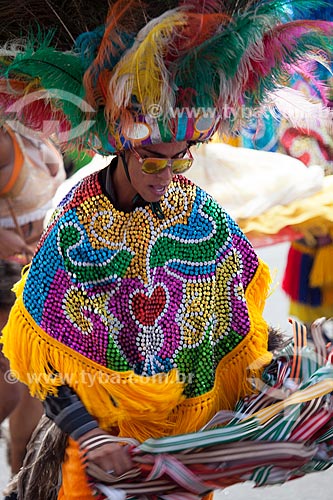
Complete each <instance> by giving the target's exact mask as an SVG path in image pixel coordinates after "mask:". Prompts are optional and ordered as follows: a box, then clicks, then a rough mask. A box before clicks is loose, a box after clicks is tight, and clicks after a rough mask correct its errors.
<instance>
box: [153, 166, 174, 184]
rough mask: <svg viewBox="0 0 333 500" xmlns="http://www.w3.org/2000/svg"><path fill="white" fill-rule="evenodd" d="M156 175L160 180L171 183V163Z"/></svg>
mask: <svg viewBox="0 0 333 500" xmlns="http://www.w3.org/2000/svg"><path fill="white" fill-rule="evenodd" d="M157 175H158V177H159V178H160V179H163V180H170V181H171V179H172V177H173V172H172V166H171V162H170V163H168V165H167V166H166V167H165V168H163V170H161V171H160V172H158V174H157Z"/></svg>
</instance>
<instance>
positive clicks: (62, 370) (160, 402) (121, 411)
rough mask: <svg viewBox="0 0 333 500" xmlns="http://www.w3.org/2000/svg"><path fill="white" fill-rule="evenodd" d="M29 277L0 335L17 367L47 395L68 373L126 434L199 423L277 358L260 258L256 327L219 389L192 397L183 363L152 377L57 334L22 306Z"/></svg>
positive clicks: (105, 420) (140, 435)
mask: <svg viewBox="0 0 333 500" xmlns="http://www.w3.org/2000/svg"><path fill="white" fill-rule="evenodd" d="M25 280H26V276H24V277H23V278H22V280H21V282H19V283H18V284H17V285H16V287H15V292H16V293H17V300H16V302H15V304H14V306H13V308H12V310H11V313H10V316H9V320H8V323H7V325H6V327H5V328H4V330H3V337H2V342H3V344H4V354H5V355H6V356H7V357H8V358H9V359H10V363H11V369H12V370H13V372H14V375H15V376H16V377H17V378H18V379H19V380H21V381H22V382H23V383H25V384H26V385H28V386H29V388H30V392H31V394H32V395H34V396H37V397H39V398H40V399H42V400H43V399H45V397H46V395H47V394H56V393H57V388H58V387H59V386H60V385H61V384H63V383H64V381H65V382H66V383H67V384H68V385H69V386H71V387H72V388H73V389H74V390H75V391H76V392H77V394H78V395H79V397H80V398H81V400H82V402H83V404H84V405H85V407H86V408H87V410H88V411H89V412H90V413H91V414H92V415H93V416H94V417H95V418H96V419H97V420H98V421H99V425H100V426H101V427H102V428H104V429H105V430H109V431H110V432H119V434H120V435H122V436H131V437H134V438H136V439H138V440H140V441H143V440H145V439H147V438H148V437H151V436H155V437H160V436H163V435H170V434H182V433H186V432H192V431H195V430H198V429H199V428H201V427H202V426H203V425H205V424H206V423H207V421H208V420H209V419H210V418H211V417H212V416H213V415H214V414H215V413H216V412H217V411H219V410H221V409H230V408H233V407H234V405H235V403H236V402H237V400H238V399H239V398H240V397H242V396H244V395H246V394H250V393H252V392H254V390H255V387H254V386H253V379H256V378H260V375H261V371H262V369H263V367H264V366H265V365H266V364H268V363H269V362H270V361H271V357H272V356H271V354H270V353H269V352H268V351H267V338H268V333H267V332H268V327H267V323H266V322H265V321H264V319H263V317H262V312H263V309H264V305H265V301H266V297H267V294H268V289H269V285H270V274H269V270H268V267H267V266H266V264H264V263H263V262H262V261H260V262H259V267H258V269H257V272H256V274H255V276H254V278H253V280H252V282H251V283H250V285H249V286H248V288H247V290H246V293H245V297H246V301H247V304H248V308H249V314H250V332H249V333H248V335H247V336H246V337H245V338H244V340H243V341H242V342H241V343H240V344H239V345H238V346H237V347H236V348H235V349H234V350H233V351H232V352H231V353H229V354H228V355H226V356H225V357H224V358H223V359H222V360H221V362H220V363H219V365H218V367H217V371H216V377H215V385H214V387H213V389H212V390H210V391H209V392H208V393H206V394H204V395H202V396H198V397H195V398H190V399H186V400H185V397H184V395H183V389H184V384H183V382H182V381H180V380H179V376H178V372H177V370H172V371H170V372H169V373H168V374H160V375H156V376H153V377H143V376H139V375H135V374H134V373H133V372H132V371H126V372H116V371H113V370H110V369H107V368H105V367H102V366H100V365H98V364H97V363H95V362H93V361H91V360H89V359H88V358H86V357H84V356H82V355H80V354H79V353H77V352H75V351H73V350H72V349H70V348H68V347H66V346H65V345H63V344H61V343H59V342H58V341H57V340H54V339H52V338H51V337H50V336H49V335H47V334H46V333H45V332H44V331H43V330H42V329H41V328H39V327H38V325H36V323H35V322H34V320H33V318H32V317H31V316H30V314H29V313H28V312H27V310H26V309H25V307H24V304H23V299H22V291H23V288H24V283H25ZM51 367H52V368H53V369H54V370H56V371H57V373H59V375H54V372H53V370H52V369H51Z"/></svg>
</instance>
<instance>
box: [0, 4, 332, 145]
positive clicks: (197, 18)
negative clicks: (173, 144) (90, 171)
mask: <svg viewBox="0 0 333 500" xmlns="http://www.w3.org/2000/svg"><path fill="white" fill-rule="evenodd" d="M26 3H28V4H31V5H32V4H34V5H37V3H38V2H37V0H35V1H32V0H31V1H29V2H26ZM326 3H327V2H322V1H320V0H318V1H313V0H297V1H296V0H235V1H232V2H231V1H230V2H229V1H222V0H205V1H199V0H194V1H191V2H190V1H189V0H180V1H178V2H177V1H172V0H170V1H167V2H162V1H158V2H155V3H154V5H151V4H150V3H148V2H146V3H142V2H141V1H139V0H118V1H116V2H110V9H109V11H108V13H107V14H106V13H105V16H104V17H105V21H104V22H103V23H100V24H99V25H96V26H95V27H94V29H91V28H90V26H91V22H90V21H89V22H87V25H86V28H85V29H82V31H81V33H77V27H76V28H75V29H74V27H72V28H71V29H72V31H71V29H70V28H69V27H68V26H67V25H66V22H64V18H63V17H61V16H59V12H60V11H61V12H62V13H63V11H62V10H61V9H60V8H59V9H60V10H59V12H57V10H56V8H55V7H54V6H53V4H52V2H46V4H48V6H49V8H51V10H52V12H53V14H54V16H55V17H57V18H58V17H60V18H61V22H60V21H59V20H58V25H57V27H58V30H57V35H56V37H55V38H54V40H55V41H57V40H58V39H59V36H60V34H59V26H60V31H61V26H62V29H63V30H65V31H66V33H67V34H66V37H67V39H68V36H69V34H68V33H69V32H70V33H71V35H73V34H75V38H76V41H75V44H72V48H71V49H70V50H65V51H60V50H58V49H57V48H56V47H55V46H53V47H52V44H53V42H51V41H50V36H49V35H47V36H45V37H44V38H45V40H47V43H46V42H45V41H44V42H43V41H42V42H39V43H36V41H34V42H31V40H29V42H28V44H27V46H26V48H25V49H24V50H23V51H22V48H19V49H17V50H15V49H11V51H9V52H8V48H4V49H3V54H7V55H6V56H5V55H4V57H5V58H7V59H6V63H3V64H1V63H0V79H1V80H2V84H1V87H0V89H2V91H1V92H0V109H1V114H2V119H6V110H7V109H8V103H12V102H13V101H14V102H16V101H17V99H18V98H20V97H22V96H23V95H24V96H26V95H31V94H32V93H33V92H36V91H38V92H39V94H38V97H39V100H40V101H44V106H45V109H44V110H43V108H42V106H41V102H38V103H37V102H36V103H33V102H31V103H29V106H30V107H29V108H27V109H29V112H28V113H27V109H26V110H25V113H21V115H20V119H21V120H26V121H29V123H32V122H33V119H32V115H33V113H34V110H36V111H38V117H39V118H38V119H35V124H36V127H37V126H38V127H41V123H42V117H43V113H44V114H45V116H46V117H47V120H49V119H50V118H51V119H52V116H54V117H55V116H56V117H57V119H60V118H61V123H62V124H63V127H64V128H65V129H67V130H68V129H69V128H70V129H71V131H73V130H74V131H75V133H74V134H72V137H71V136H70V135H69V140H70V142H71V141H76V143H78V144H82V145H85V146H87V145H89V144H90V141H91V138H94V142H96V141H97V142H101V143H102V144H104V145H107V144H109V143H110V141H111V142H112V143H113V146H112V147H113V148H115V147H116V148H122V147H128V146H129V145H130V142H127V140H125V139H123V138H121V136H122V133H123V132H124V131H126V130H130V129H131V127H133V125H134V124H135V123H137V122H144V121H145V117H146V118H147V120H148V122H149V123H150V122H152V120H153V119H155V118H156V117H157V119H158V120H159V121H158V122H156V123H158V125H156V123H155V125H149V127H151V126H153V127H155V128H156V127H157V126H158V127H159V128H160V132H159V133H160V134H161V135H160V136H159V137H160V140H171V138H172V137H178V136H179V135H177V132H176V128H177V125H175V111H177V110H182V109H185V108H186V112H188V111H189V109H188V108H191V109H195V110H196V113H197V114H196V115H195V117H194V118H197V117H198V116H199V115H200V113H204V112H206V111H207V110H208V111H209V110H210V111H213V112H214V116H215V117H218V118H219V123H220V129H221V130H222V129H223V130H225V129H231V130H235V129H236V130H237V128H240V127H241V126H242V125H243V124H244V121H246V120H247V118H249V117H250V116H251V114H253V113H258V112H261V110H262V112H265V111H266V109H267V108H268V109H270V108H271V107H272V102H274V104H273V107H274V106H276V105H277V103H280V104H281V103H282V102H286V101H288V99H286V98H285V96H286V94H284V98H283V99H282V98H281V95H282V94H281V89H282V88H284V87H287V86H288V82H289V80H290V75H291V74H292V72H294V71H295V70H297V68H298V67H299V66H300V62H301V61H304V60H305V61H307V60H310V61H311V60H315V59H316V58H320V57H322V54H325V53H327V54H329V56H328V59H329V58H330V57H331V55H332V50H333V44H332V36H333V23H332V22H329V21H323V20H314V21H313V20H311V19H309V18H307V15H306V12H311V9H314V8H318V7H323V6H324V5H326ZM19 4H20V5H21V7H22V5H23V4H22V2H19ZM70 4H71V2H70ZM61 8H62V7H61ZM87 12H88V11H87ZM44 13H45V12H44ZM301 15H302V17H303V19H299V18H298V17H300V16H301ZM82 16H83V18H84V14H83V11H82V15H81V18H80V26H81V27H82V24H83V20H84V19H83V18H82ZM1 19H2V11H1V9H0V22H1ZM35 19H37V20H38V15H37V13H36V16H35ZM87 21H88V19H87ZM48 26H49V24H48ZM52 33H53V34H52V36H53V37H54V36H55V34H54V30H53V32H52ZM5 49H6V50H7V52H5ZM0 55H1V52H0ZM9 81H10V82H13V81H17V82H20V83H19V86H20V92H19V93H15V92H14V91H11V90H10V89H11V88H12V89H13V88H14V87H13V85H11V86H8V85H7V87H6V91H4V90H3V89H4V82H9ZM52 89H57V92H55V91H54V92H53V91H52ZM43 92H44V94H43ZM274 92H278V94H277V96H278V97H277V98H276V99H275V100H274V99H273V98H272V96H273V94H274ZM44 95H45V99H44V98H43V96H44ZM69 96H71V97H69ZM297 102H298V105H299V103H300V101H299V100H298V101H297ZM9 107H10V106H9ZM281 108H282V109H283V108H284V106H283V104H281ZM151 109H154V110H156V109H158V115H156V114H154V116H152V115H151V114H150V110H151ZM191 109H190V110H191ZM303 109H304V113H305V115H306V114H307V113H308V108H307V106H306V105H304V107H303ZM312 109H313V108H312ZM300 114H301V113H300V111H299V110H298V111H297V112H295V113H294V115H293V116H294V121H297V119H298V118H300ZM291 115H292V113H291ZM188 117H189V118H190V119H192V117H191V116H189V115H188ZM194 118H193V120H194ZM327 119H330V115H328V118H327ZM180 121H181V120H180ZM83 123H84V124H89V125H88V127H86V128H84V127H83V130H82V131H81V132H80V134H77V130H80V126H81V125H82V124H83ZM182 123H183V125H182V126H184V121H182ZM193 123H194V122H193ZM68 124H69V127H68ZM302 125H304V123H303V124H302ZM161 127H162V128H161ZM175 127H176V128H175ZM161 130H162V132H161ZM167 130H169V132H167ZM192 130H193V138H194V140H204V137H208V135H207V136H204V135H200V133H199V132H196V131H195V126H194V125H193V126H192ZM73 135H74V136H75V137H73ZM114 144H117V146H115V145H114ZM113 150H114V149H112V148H111V151H113Z"/></svg>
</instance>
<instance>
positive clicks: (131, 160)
mask: <svg viewBox="0 0 333 500" xmlns="http://www.w3.org/2000/svg"><path fill="white" fill-rule="evenodd" d="M186 151H187V143H186V142H185V141H183V142H175V143H162V144H155V145H150V146H147V147H139V148H137V149H136V152H137V153H138V155H139V156H140V157H141V158H142V159H145V158H182V157H183V156H184V155H185V153H186ZM127 162H128V170H129V175H130V178H131V184H132V187H133V188H134V189H135V191H136V192H137V193H139V194H140V195H141V196H142V198H143V199H144V200H146V201H148V202H157V201H159V200H160V199H161V198H162V197H163V195H164V194H165V193H166V191H167V189H168V186H169V184H170V182H171V181H172V177H173V172H172V168H171V166H167V167H165V168H164V169H163V170H161V171H160V172H157V173H153V174H147V173H145V172H143V171H142V167H141V163H140V160H139V158H138V157H137V155H135V154H134V153H133V152H130V153H129V156H128V158H127Z"/></svg>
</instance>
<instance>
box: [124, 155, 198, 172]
mask: <svg viewBox="0 0 333 500" xmlns="http://www.w3.org/2000/svg"><path fill="white" fill-rule="evenodd" d="M132 152H133V154H134V156H135V157H136V159H137V160H138V162H139V163H140V164H141V169H142V172H144V173H145V174H158V173H159V172H161V171H162V170H164V169H165V168H166V167H171V169H172V172H173V173H174V174H182V173H184V172H186V170H188V169H189V168H191V166H192V163H193V156H192V154H191V151H190V150H189V149H186V151H185V153H184V155H187V157H186V158H142V157H141V156H140V155H139V153H138V152H137V151H135V149H133V150H132Z"/></svg>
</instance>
